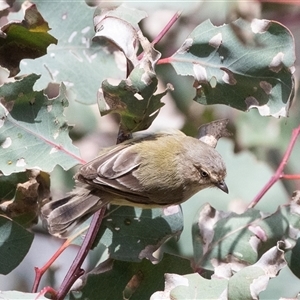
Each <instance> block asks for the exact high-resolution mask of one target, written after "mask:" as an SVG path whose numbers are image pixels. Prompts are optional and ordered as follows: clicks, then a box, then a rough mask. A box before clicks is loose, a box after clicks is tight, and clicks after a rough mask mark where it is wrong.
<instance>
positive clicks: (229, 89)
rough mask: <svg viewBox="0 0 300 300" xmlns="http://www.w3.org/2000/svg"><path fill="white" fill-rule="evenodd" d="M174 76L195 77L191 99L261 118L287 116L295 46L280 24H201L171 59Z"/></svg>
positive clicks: (269, 22)
mask: <svg viewBox="0 0 300 300" xmlns="http://www.w3.org/2000/svg"><path fill="white" fill-rule="evenodd" d="M170 62H171V64H172V65H173V67H174V68H175V70H176V72H177V73H178V74H181V75H190V76H193V77H194V78H195V83H194V87H195V88H196V97H195V100H196V101H197V102H199V103H201V104H207V105H208V104H226V105H230V106H231V107H234V108H237V109H239V110H243V111H246V110H248V109H251V108H257V109H258V110H259V112H260V114H261V115H263V116H270V115H271V116H274V117H280V116H287V114H288V110H289V107H290V105H291V100H292V97H293V91H294V82H293V76H292V73H293V71H294V66H293V65H294V62H295V46H294V39H293V36H292V34H291V32H290V31H289V30H288V29H287V28H286V27H284V26H283V25H282V24H280V23H278V22H275V21H269V20H258V19H254V20H253V21H252V22H251V23H249V22H247V21H244V20H241V19H239V20H237V21H234V22H232V23H230V24H226V25H222V26H214V25H213V24H212V23H211V22H210V21H209V20H207V21H205V22H203V23H202V24H200V25H199V26H198V27H196V29H195V30H194V31H193V32H192V33H191V34H190V36H189V37H188V38H187V39H186V40H185V42H184V43H183V45H182V46H181V48H180V49H179V50H178V51H177V52H176V53H175V54H174V55H173V56H172V57H171V58H170Z"/></svg>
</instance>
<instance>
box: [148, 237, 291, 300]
mask: <svg viewBox="0 0 300 300" xmlns="http://www.w3.org/2000/svg"><path fill="white" fill-rule="evenodd" d="M284 247H285V244H284V243H283V242H279V243H277V245H276V246H274V247H272V248H271V249H270V250H268V251H267V252H265V253H264V254H263V255H262V257H261V259H260V260H259V261H258V262H257V263H256V264H254V265H252V266H247V267H245V268H243V269H241V270H235V273H234V274H232V273H229V276H227V277H226V276H225V277H224V276H220V275H219V274H218V275H216V276H213V277H212V278H211V279H206V278H204V277H202V276H201V275H199V274H198V273H194V274H188V275H183V276H181V275H178V274H165V278H166V280H165V289H164V291H161V292H156V293H154V294H153V295H152V297H151V298H150V299H153V300H154V299H223V298H226V297H225V295H226V296H227V298H228V299H245V300H246V299H247V300H248V299H249V300H252V299H258V295H259V294H260V292H261V291H263V290H265V289H266V287H267V285H268V283H269V279H270V278H272V277H275V276H277V274H278V272H279V271H280V270H281V269H282V268H283V267H284V266H286V263H285V261H284V249H282V248H284ZM227 298H226V299H227Z"/></svg>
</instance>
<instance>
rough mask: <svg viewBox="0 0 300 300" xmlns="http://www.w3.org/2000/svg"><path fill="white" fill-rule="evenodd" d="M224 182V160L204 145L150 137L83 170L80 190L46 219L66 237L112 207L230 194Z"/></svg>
mask: <svg viewBox="0 0 300 300" xmlns="http://www.w3.org/2000/svg"><path fill="white" fill-rule="evenodd" d="M225 176H226V167H225V164H224V162H223V159H222V157H221V156H220V154H219V153H218V152H217V151H216V150H215V149H214V148H213V147H211V146H210V145H208V144H206V143H204V142H202V141H201V140H198V139H196V138H193V137H189V136H186V135H185V134H183V133H182V132H179V131H178V132H173V133H165V134H153V135H148V136H144V137H140V138H135V139H130V140H128V141H125V142H123V143H121V144H118V145H116V146H113V147H110V148H107V149H104V150H102V151H101V152H100V154H99V156H98V157H97V158H95V159H94V160H92V161H91V162H89V163H87V164H85V165H83V166H82V167H81V168H80V169H79V171H78V173H77V174H76V175H75V179H76V182H77V184H76V187H75V189H74V190H73V191H71V192H70V193H69V194H68V195H67V196H66V197H65V198H62V199H59V200H55V201H51V202H48V203H47V204H45V205H44V206H43V207H42V212H41V213H42V216H43V218H44V219H45V220H46V222H47V226H48V230H49V232H50V233H51V234H52V235H55V236H58V237H67V236H69V235H70V233H71V232H72V230H73V229H74V227H76V225H78V224H80V223H82V222H83V221H85V220H86V219H87V218H88V217H90V216H91V215H92V214H93V213H94V212H95V211H97V210H98V209H100V208H101V207H103V206H104V205H107V204H109V203H110V204H115V205H127V206H137V207H142V208H155V207H165V206H170V205H175V204H180V203H182V202H184V201H186V200H188V199H189V198H190V197H191V196H193V195H194V194H196V193H197V192H199V191H200V190H203V189H205V188H208V187H218V188H219V189H221V190H222V191H224V192H226V193H228V188H227V186H226V184H225V181H224V178H225Z"/></svg>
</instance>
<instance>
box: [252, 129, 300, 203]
mask: <svg viewBox="0 0 300 300" xmlns="http://www.w3.org/2000/svg"><path fill="white" fill-rule="evenodd" d="M299 134H300V125H299V126H298V127H297V128H295V129H294V130H293V132H292V136H291V139H290V142H289V145H288V147H287V150H286V152H285V154H284V156H283V158H282V161H281V163H280V165H279V167H278V169H277V170H276V172H275V174H274V175H273V176H272V177H271V178H270V180H269V181H268V182H267V184H266V185H265V186H264V187H263V188H262V190H261V191H260V192H259V193H258V194H257V195H256V197H255V198H254V199H253V200H252V201H251V203H250V204H249V205H248V208H253V207H254V206H255V205H256V204H257V203H258V202H259V201H260V199H261V198H262V197H263V196H264V195H265V193H266V192H267V191H268V190H269V189H270V188H271V187H272V186H273V184H274V183H275V182H276V181H277V180H279V179H280V178H282V176H283V169H284V167H285V165H286V164H287V161H288V159H289V157H290V155H291V153H292V150H293V148H294V146H295V143H296V140H297V137H298V135H299Z"/></svg>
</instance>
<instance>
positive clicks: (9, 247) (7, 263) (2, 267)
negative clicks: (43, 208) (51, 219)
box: [0, 215, 33, 275]
mask: <svg viewBox="0 0 300 300" xmlns="http://www.w3.org/2000/svg"><path fill="white" fill-rule="evenodd" d="M32 241H33V234H32V233H31V232H29V231H27V230H26V229H24V228H23V227H21V226H20V225H18V224H17V223H15V222H13V221H11V220H10V219H8V218H6V217H3V216H1V215H0V257H1V258H2V259H1V264H0V274H4V275H6V274H8V273H10V272H11V271H12V270H13V269H15V268H16V267H17V266H18V265H19V264H20V262H21V261H22V260H23V259H24V257H25V256H26V254H27V252H28V251H29V248H30V246H31V243H32ZM3 258H5V259H3Z"/></svg>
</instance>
